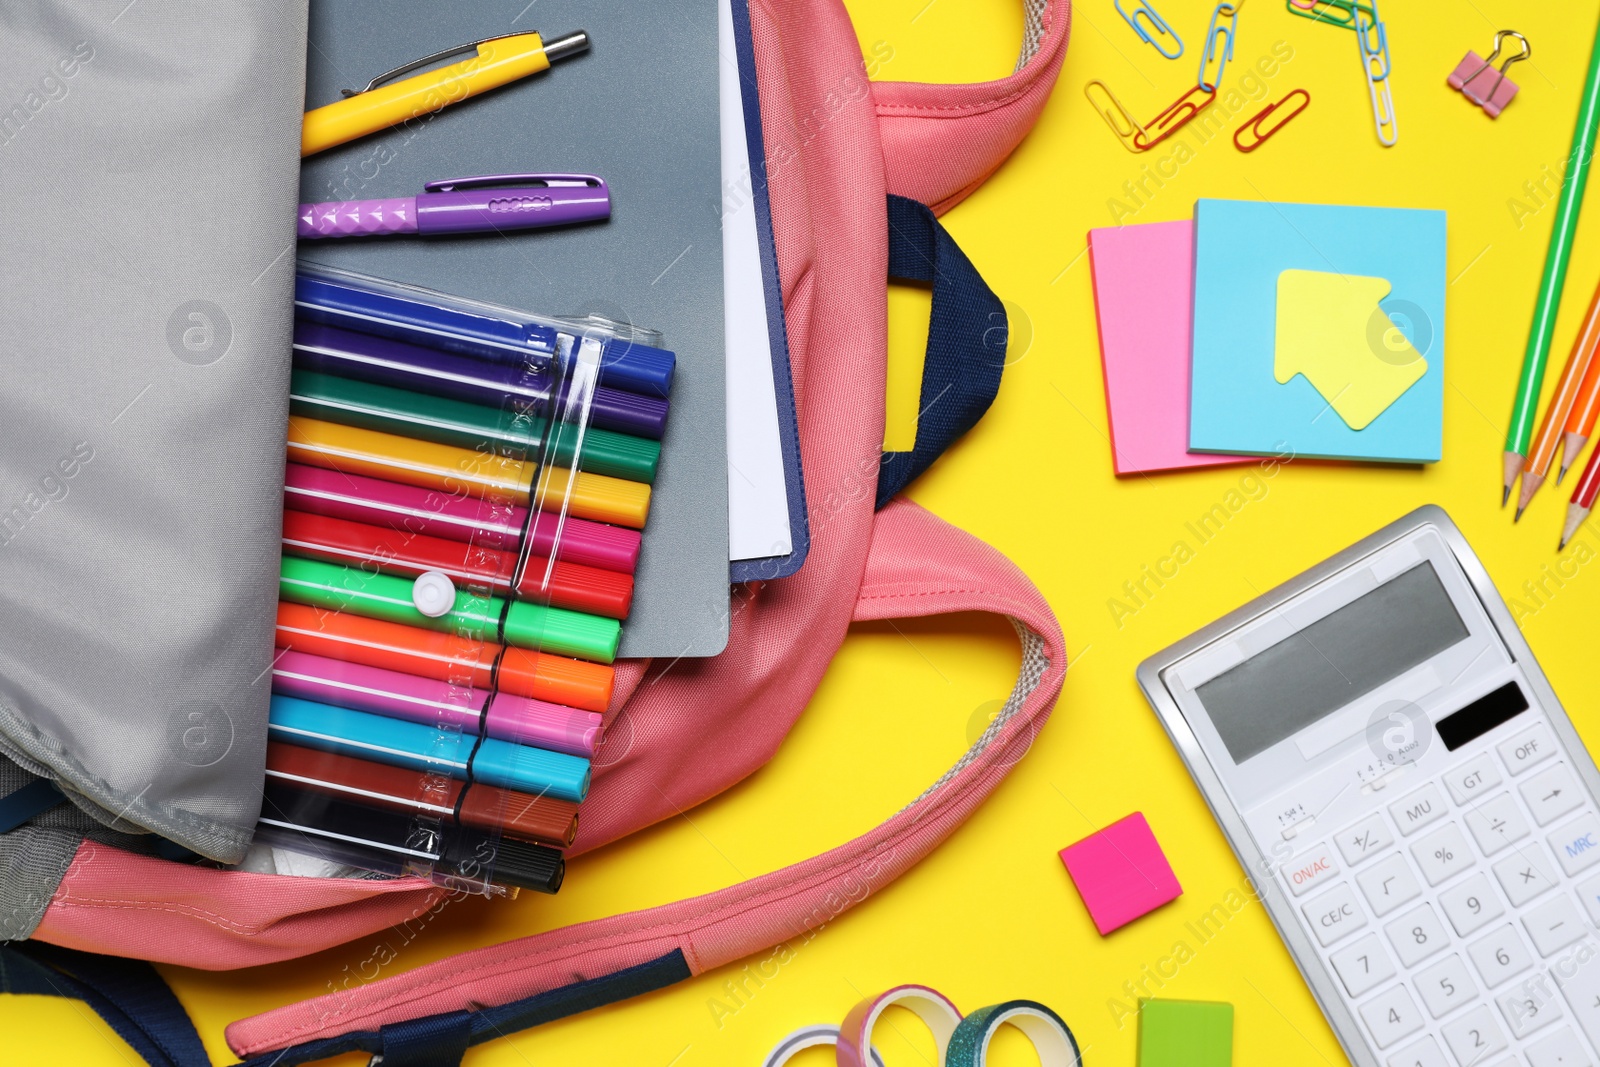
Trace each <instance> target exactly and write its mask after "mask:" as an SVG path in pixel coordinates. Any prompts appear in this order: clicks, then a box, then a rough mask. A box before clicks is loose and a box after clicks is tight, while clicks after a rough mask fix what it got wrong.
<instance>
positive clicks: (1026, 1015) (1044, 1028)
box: [839, 1000, 1083, 1067]
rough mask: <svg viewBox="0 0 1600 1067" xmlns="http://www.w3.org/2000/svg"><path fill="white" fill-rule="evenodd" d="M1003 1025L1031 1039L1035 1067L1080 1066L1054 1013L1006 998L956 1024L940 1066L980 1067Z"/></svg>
mask: <svg viewBox="0 0 1600 1067" xmlns="http://www.w3.org/2000/svg"><path fill="white" fill-rule="evenodd" d="M1006 1025H1010V1026H1015V1027H1016V1028H1017V1029H1018V1030H1021V1031H1022V1033H1023V1034H1024V1035H1025V1036H1026V1037H1027V1039H1028V1040H1029V1041H1031V1042H1033V1049H1034V1051H1035V1052H1037V1053H1038V1054H1039V1067H1082V1064H1083V1060H1082V1058H1081V1057H1080V1056H1079V1055H1078V1042H1077V1040H1076V1039H1074V1038H1073V1036H1072V1031H1071V1030H1069V1029H1067V1024H1066V1023H1064V1022H1062V1021H1061V1017H1060V1016H1059V1015H1057V1014H1056V1013H1055V1012H1053V1011H1051V1010H1050V1009H1049V1008H1047V1007H1045V1006H1044V1005H1043V1004H1040V1003H1038V1002H1037V1001H1033V1000H1008V1001H1006V1002H1005V1003H1003V1004H992V1005H990V1006H989V1007H987V1008H979V1009H978V1010H977V1011H975V1012H973V1013H972V1014H971V1015H968V1016H967V1017H966V1018H965V1019H963V1020H961V1025H959V1026H957V1027H956V1032H955V1034H954V1035H953V1036H952V1037H951V1038H950V1047H949V1051H948V1052H946V1053H945V1056H944V1059H943V1060H941V1061H940V1062H941V1063H943V1064H944V1067H984V1064H985V1063H986V1062H987V1061H988V1054H989V1042H990V1041H991V1040H992V1039H993V1038H994V1032H995V1031H996V1030H998V1029H1000V1027H1002V1026H1006ZM839 1051H840V1057H839V1062H840V1063H841V1064H842V1063H844V1062H845V1061H844V1056H843V1052H844V1048H843V1046H842V1045H841V1046H840V1049H839Z"/></svg>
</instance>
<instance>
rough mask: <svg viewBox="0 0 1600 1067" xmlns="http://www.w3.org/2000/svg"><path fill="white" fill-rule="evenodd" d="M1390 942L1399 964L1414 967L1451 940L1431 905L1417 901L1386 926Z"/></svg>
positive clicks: (1384, 929)
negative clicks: (1414, 905) (1412, 906)
mask: <svg viewBox="0 0 1600 1067" xmlns="http://www.w3.org/2000/svg"><path fill="white" fill-rule="evenodd" d="M1383 932H1384V933H1385V934H1388V935H1389V943H1390V944H1391V945H1393V946H1394V951H1395V955H1397V956H1399V957H1400V963H1401V964H1402V965H1403V966H1406V967H1413V966H1415V965H1416V964H1418V963H1421V962H1422V961H1423V960H1425V959H1427V958H1428V957H1429V956H1431V955H1433V954H1434V953H1435V952H1438V951H1439V950H1440V949H1442V948H1444V947H1445V946H1446V945H1448V944H1449V943H1450V935H1449V934H1447V933H1445V931H1444V925H1443V924H1442V923H1440V922H1439V917H1438V916H1437V915H1435V914H1434V913H1433V905H1432V904H1418V905H1417V906H1416V907H1414V908H1412V909H1411V910H1410V911H1408V912H1406V913H1405V914H1404V915H1402V916H1400V918H1398V919H1396V920H1394V922H1391V923H1388V924H1386V925H1385V926H1384V928H1383Z"/></svg>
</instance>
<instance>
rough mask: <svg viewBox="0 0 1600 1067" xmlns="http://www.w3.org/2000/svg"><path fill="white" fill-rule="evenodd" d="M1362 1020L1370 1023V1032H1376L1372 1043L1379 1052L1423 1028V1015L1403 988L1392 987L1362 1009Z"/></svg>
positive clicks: (1398, 986)
mask: <svg viewBox="0 0 1600 1067" xmlns="http://www.w3.org/2000/svg"><path fill="white" fill-rule="evenodd" d="M1361 1017H1362V1018H1363V1019H1365V1020H1366V1021H1367V1029H1369V1030H1371V1031H1372V1040H1373V1041H1375V1042H1377V1045H1378V1047H1379V1048H1388V1047H1389V1046H1390V1045H1392V1044H1394V1043H1395V1042H1396V1041H1399V1040H1400V1039H1401V1038H1405V1037H1410V1036H1411V1035H1412V1034H1414V1033H1416V1032H1417V1031H1418V1030H1421V1029H1422V1025H1423V1023H1422V1012H1421V1011H1419V1010H1418V1009H1417V1002H1416V1001H1414V1000H1412V999H1411V994H1410V993H1407V992H1406V987H1405V986H1403V985H1397V986H1391V987H1390V988H1389V989H1388V990H1387V991H1385V992H1383V993H1379V994H1378V995H1377V996H1376V997H1373V998H1372V999H1371V1000H1369V1001H1367V1002H1366V1003H1365V1004H1363V1005H1361Z"/></svg>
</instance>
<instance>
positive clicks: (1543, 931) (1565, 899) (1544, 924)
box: [1522, 893, 1585, 956]
mask: <svg viewBox="0 0 1600 1067" xmlns="http://www.w3.org/2000/svg"><path fill="white" fill-rule="evenodd" d="M1522 927H1523V929H1525V930H1527V931H1528V937H1529V938H1531V939H1532V940H1533V947H1534V948H1536V949H1538V950H1539V955H1541V956H1554V955H1555V954H1556V953H1557V952H1560V951H1561V950H1562V949H1564V948H1566V947H1567V946H1568V945H1570V944H1572V943H1573V942H1574V941H1576V940H1578V939H1579V938H1581V937H1583V935H1584V932H1585V926H1584V922H1583V916H1581V915H1579V914H1578V906H1577V905H1576V904H1574V903H1573V902H1572V898H1571V897H1569V896H1567V895H1566V894H1565V893H1563V894H1561V895H1560V896H1556V897H1551V898H1550V899H1549V900H1547V901H1545V902H1544V903H1543V904H1540V905H1539V906H1537V907H1534V908H1529V909H1528V910H1527V911H1526V912H1524V913H1523V915H1522Z"/></svg>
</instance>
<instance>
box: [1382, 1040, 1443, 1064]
mask: <svg viewBox="0 0 1600 1067" xmlns="http://www.w3.org/2000/svg"><path fill="white" fill-rule="evenodd" d="M1389 1067H1450V1061H1448V1060H1446V1059H1445V1058H1444V1053H1442V1052H1440V1051H1439V1042H1437V1041H1435V1040H1434V1039H1433V1038H1431V1037H1425V1038H1423V1039H1422V1040H1421V1041H1415V1042H1413V1043H1411V1044H1409V1045H1407V1046H1406V1047H1405V1048H1403V1049H1401V1050H1400V1051H1399V1052H1396V1053H1395V1054H1394V1055H1393V1056H1390V1057H1389Z"/></svg>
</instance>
